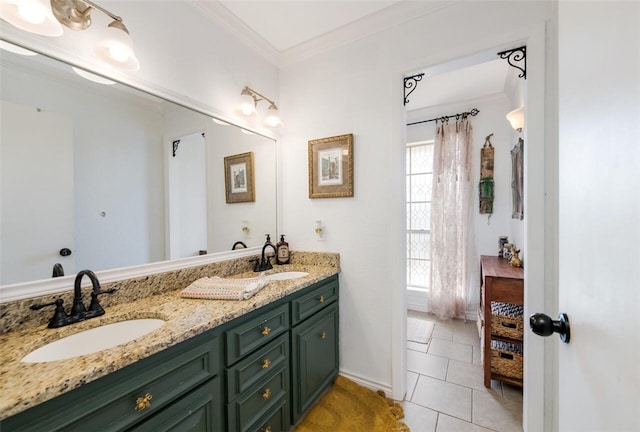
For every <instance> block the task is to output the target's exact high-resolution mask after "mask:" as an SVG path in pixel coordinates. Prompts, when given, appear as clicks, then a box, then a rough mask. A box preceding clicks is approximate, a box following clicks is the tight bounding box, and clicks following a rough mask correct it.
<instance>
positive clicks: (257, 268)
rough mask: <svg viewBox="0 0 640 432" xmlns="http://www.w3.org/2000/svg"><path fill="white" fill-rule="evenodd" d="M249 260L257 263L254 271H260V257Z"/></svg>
mask: <svg viewBox="0 0 640 432" xmlns="http://www.w3.org/2000/svg"><path fill="white" fill-rule="evenodd" d="M249 262H250V263H256V264H255V265H254V266H253V271H254V272H259V271H260V258H255V259H250V260H249Z"/></svg>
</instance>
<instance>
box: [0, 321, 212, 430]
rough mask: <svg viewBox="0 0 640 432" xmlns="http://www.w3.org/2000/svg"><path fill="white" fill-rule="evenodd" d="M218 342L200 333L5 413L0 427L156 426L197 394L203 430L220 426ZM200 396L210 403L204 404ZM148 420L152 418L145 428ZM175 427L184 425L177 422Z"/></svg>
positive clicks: (208, 334) (119, 427) (123, 427)
mask: <svg viewBox="0 0 640 432" xmlns="http://www.w3.org/2000/svg"><path fill="white" fill-rule="evenodd" d="M221 341H222V338H221V337H220V335H219V332H217V331H216V330H211V331H209V332H206V333H203V334H201V335H199V336H196V337H194V338H192V339H189V340H188V341H185V342H182V343H181V344H178V345H176V346H174V347H171V348H168V349H166V350H164V351H161V352H159V353H157V354H154V355H152V356H151V357H148V358H146V359H143V360H140V361H139V362H136V363H134V364H132V365H130V366H127V367H125V368H122V369H120V370H118V371H116V372H113V373H111V374H109V375H106V376H104V377H102V378H100V379H97V380H96V381H93V382H90V383H88V384H86V385H83V386H82V387H79V388H78V389H76V390H73V391H71V392H68V393H65V394H63V395H61V396H58V397H56V398H54V399H51V400H49V401H47V402H44V403H42V404H40V405H36V406H34V407H33V408H30V409H28V410H26V411H24V412H22V413H19V414H16V415H15V416H13V417H9V418H7V419H5V420H3V421H2V422H1V423H0V430H2V432H10V431H29V432H37V431H43V432H44V431H46V432H53V431H65V432H70V431H82V432H86V431H92V430H100V431H101V432H106V431H124V430H130V429H131V428H134V429H135V430H160V429H157V428H155V426H152V425H155V424H158V420H157V419H158V418H161V417H160V416H162V415H164V413H165V411H166V413H169V414H168V415H169V416H173V414H172V413H176V412H178V411H179V410H181V409H182V408H181V406H182V405H184V404H185V402H184V401H185V400H191V399H190V398H193V399H194V400H195V399H197V401H195V402H194V405H193V406H194V407H197V406H198V403H199V407H200V408H196V409H204V410H205V411H203V412H201V414H202V413H204V414H206V416H204V417H202V419H203V420H204V421H206V424H205V425H204V426H206V427H205V429H204V430H210V431H211V430H219V429H220V428H221V425H222V424H223V423H222V422H223V421H224V418H223V417H222V416H221V415H220V408H219V407H220V406H221V403H222V389H221V382H222V380H221V367H222V347H221ZM205 393H206V394H205ZM203 394H204V395H203ZM147 395H148V396H147ZM145 397H147V399H148V402H149V404H148V406H145V407H144V408H143V409H140V410H138V409H136V405H137V403H138V400H144V398H145ZM203 398H204V399H208V402H206V403H205V404H203V403H202V402H201V401H202V400H203ZM205 405H206V406H205ZM143 406H144V405H143ZM140 408H142V407H140ZM213 408H216V409H213ZM190 409H191V408H190ZM204 414H203V415H204ZM194 418H195V417H194ZM184 420H185V421H188V420H187V419H184ZM191 420H193V418H192V419H191ZM146 421H149V422H150V425H149V426H148V427H147V426H146V425H145V423H144V422H146ZM201 421H202V420H201ZM162 430H172V429H171V428H165V429H162ZM173 430H185V429H181V427H180V426H178V425H176V427H175V428H174V429H173ZM194 430H197V429H194Z"/></svg>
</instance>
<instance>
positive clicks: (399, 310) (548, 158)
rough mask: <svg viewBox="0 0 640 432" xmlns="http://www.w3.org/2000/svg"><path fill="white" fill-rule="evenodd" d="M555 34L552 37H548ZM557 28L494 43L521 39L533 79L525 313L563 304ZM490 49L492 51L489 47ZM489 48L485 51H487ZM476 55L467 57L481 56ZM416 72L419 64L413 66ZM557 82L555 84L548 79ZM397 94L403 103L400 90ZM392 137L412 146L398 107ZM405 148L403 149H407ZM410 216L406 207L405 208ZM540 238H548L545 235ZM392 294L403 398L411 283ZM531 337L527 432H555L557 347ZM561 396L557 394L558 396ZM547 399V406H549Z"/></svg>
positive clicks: (395, 372)
mask: <svg viewBox="0 0 640 432" xmlns="http://www.w3.org/2000/svg"><path fill="white" fill-rule="evenodd" d="M548 31H549V35H548V34H547V32H548ZM548 37H549V38H550V39H551V41H553V38H555V37H556V34H555V32H554V29H553V28H551V29H547V26H546V23H544V22H541V23H538V24H536V25H532V26H529V27H523V28H521V29H519V30H518V31H516V32H513V33H510V34H507V35H502V36H501V37H499V38H497V40H494V41H493V43H492V46H501V45H505V44H509V43H513V42H514V41H522V42H524V43H525V44H526V46H527V80H526V90H525V101H526V102H525V112H526V125H527V128H526V129H525V130H524V131H523V138H524V141H525V147H524V148H525V150H524V151H525V153H524V154H525V156H524V157H525V170H524V191H525V192H524V195H525V197H524V208H525V217H524V223H525V228H524V239H525V240H524V242H525V244H524V245H523V247H522V249H523V251H524V252H525V253H524V257H525V260H526V261H525V266H524V278H525V293H524V297H525V316H528V315H529V314H531V313H533V312H534V311H539V310H555V308H556V307H555V305H556V304H557V269H556V262H557V237H558V236H557V228H556V227H557V223H556V222H557V189H558V187H557V133H556V130H557V121H555V119H556V118H557V108H556V104H555V103H554V101H555V100H556V99H557V90H556V88H555V87H554V86H553V85H552V83H554V82H556V81H557V80H554V79H553V77H554V76H555V75H557V72H555V70H556V69H557V68H555V64H556V62H557V61H556V60H555V58H556V52H555V48H553V46H554V44H553V43H549V44H548V43H547V38H548ZM488 48H490V46H489V47H488ZM486 49H487V48H485V50H486ZM478 51H479V49H477V48H476V49H473V50H471V51H470V52H469V53H468V55H472V54H473V53H474V52H478ZM407 70H410V68H407V69H405V70H399V71H397V73H396V74H395V75H394V78H395V80H394V84H396V83H397V82H402V81H401V79H402V78H403V77H404V76H406V75H407V73H406V72H407ZM414 70H415V67H414ZM549 78H551V79H549ZM393 92H394V93H397V96H398V100H401V99H400V98H401V89H400V86H394V87H393ZM394 111H395V112H394V117H395V121H394V131H393V132H394V134H395V136H397V137H399V142H401V143H402V142H405V141H406V126H405V125H406V112H405V110H404V107H403V106H401V105H399V106H398V107H397V108H396V109H395V110H394ZM402 148H403V150H404V147H402ZM403 211H404V210H403ZM541 234H542V235H541ZM405 277H406V275H405V276H404V277H402V278H401V279H402V280H401V282H400V283H399V284H398V287H399V289H396V290H394V291H393V294H392V298H391V301H392V314H393V315H392V321H391V324H392V334H393V335H397V336H396V337H394V338H392V340H391V357H392V358H391V364H392V373H391V386H392V397H393V398H394V399H399V400H402V399H403V398H404V396H405V394H406V387H407V385H406V373H407V364H406V349H407V343H406V320H407V310H406V305H407V299H406V280H405ZM530 336H531V333H530V332H525V352H524V392H523V428H524V430H525V431H538V430H552V429H553V424H557V423H555V421H554V418H555V413H556V412H557V410H556V407H555V406H554V405H552V404H554V403H555V402H554V400H555V398H554V397H553V395H554V394H555V393H557V391H556V384H555V380H554V379H553V378H554V375H555V372H554V363H553V353H554V352H553V345H552V344H549V343H546V341H545V340H544V339H543V338H532V337H530ZM554 392H555V393H554ZM545 401H546V402H545Z"/></svg>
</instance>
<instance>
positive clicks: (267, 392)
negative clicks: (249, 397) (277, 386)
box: [262, 389, 271, 400]
mask: <svg viewBox="0 0 640 432" xmlns="http://www.w3.org/2000/svg"><path fill="white" fill-rule="evenodd" d="M270 397H271V389H265V390H264V393H262V399H264V400H268V399H269V398H270Z"/></svg>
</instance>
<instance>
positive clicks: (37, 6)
mask: <svg viewBox="0 0 640 432" xmlns="http://www.w3.org/2000/svg"><path fill="white" fill-rule="evenodd" d="M17 7H18V14H19V15H20V16H21V17H22V18H24V20H25V21H27V22H30V23H31V24H42V23H43V22H44V20H45V19H46V17H47V11H46V9H45V8H44V7H43V5H42V3H39V2H35V1H28V0H27V1H22V2H20V3H18V5H17Z"/></svg>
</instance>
